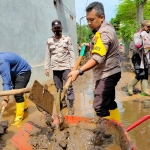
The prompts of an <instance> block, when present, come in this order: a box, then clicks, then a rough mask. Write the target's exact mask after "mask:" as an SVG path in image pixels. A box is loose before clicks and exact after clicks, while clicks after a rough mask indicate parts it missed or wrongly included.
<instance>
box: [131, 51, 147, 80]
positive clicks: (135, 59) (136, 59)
mask: <svg viewBox="0 0 150 150" xmlns="http://www.w3.org/2000/svg"><path fill="white" fill-rule="evenodd" d="M143 60H144V69H141V68H140V64H141V58H140V56H139V54H134V55H133V56H132V63H133V65H134V69H135V74H136V76H135V78H136V79H137V80H143V79H145V80H148V67H147V68H146V67H145V66H148V65H147V64H148V61H147V58H146V55H143Z"/></svg>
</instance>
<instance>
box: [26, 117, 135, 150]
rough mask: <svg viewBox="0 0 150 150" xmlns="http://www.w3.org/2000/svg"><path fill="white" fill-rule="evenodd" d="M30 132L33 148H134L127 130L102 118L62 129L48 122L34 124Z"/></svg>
mask: <svg viewBox="0 0 150 150" xmlns="http://www.w3.org/2000/svg"><path fill="white" fill-rule="evenodd" d="M32 125H33V129H32V131H31V132H29V136H30V141H28V142H29V143H30V144H31V145H32V149H33V150H75V149H77V150H83V149H84V150H107V149H109V148H110V149H112V148H115V149H117V150H130V149H132V147H131V143H130V141H129V139H128V137H127V136H126V134H125V130H124V129H123V128H122V127H121V126H120V125H118V124H117V123H116V122H113V121H110V120H108V119H101V120H100V121H99V122H98V123H97V124H96V125H95V124H93V125H92V124H90V125H89V124H86V123H85V122H78V123H77V124H76V125H68V127H67V128H66V129H64V130H63V131H60V130H59V129H58V128H52V127H51V126H49V125H48V124H47V126H45V125H46V124H43V125H42V124H40V126H39V125H37V124H34V123H32Z"/></svg>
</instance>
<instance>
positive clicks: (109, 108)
mask: <svg viewBox="0 0 150 150" xmlns="http://www.w3.org/2000/svg"><path fill="white" fill-rule="evenodd" d="M86 19H87V22H88V26H89V27H90V28H91V30H92V32H93V33H94V34H95V36H94V37H93V39H92V42H91V43H90V45H89V44H87V46H91V47H93V45H91V44H94V47H95V45H96V44H98V42H96V44H95V42H94V41H93V40H95V39H97V38H95V37H98V35H99V34H100V37H101V38H99V43H100V50H99V49H96V48H95V49H94V47H93V48H91V58H90V59H89V60H88V62H87V63H86V64H84V65H83V66H82V67H81V68H80V69H78V70H76V71H72V72H71V73H69V75H68V76H69V77H72V81H74V80H76V78H77V77H78V75H82V74H83V72H85V71H88V70H90V69H92V68H93V73H94V77H95V89H94V103H93V107H94V109H95V111H96V114H97V117H96V118H95V119H94V120H93V121H94V122H95V123H96V122H97V121H98V120H99V119H100V117H105V118H110V119H113V120H116V121H120V115H119V111H118V108H117V103H116V102H115V86H116V85H117V82H118V81H119V80H120V78H121V68H120V54H119V53H120V52H119V42H118V39H117V35H116V33H115V30H114V28H113V27H112V25H111V24H110V23H108V22H106V21H105V13H104V7H103V4H102V3H100V2H92V3H90V4H89V5H88V6H87V8H86ZM97 47H98V45H97Z"/></svg>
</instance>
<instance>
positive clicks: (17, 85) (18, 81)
mask: <svg viewBox="0 0 150 150" xmlns="http://www.w3.org/2000/svg"><path fill="white" fill-rule="evenodd" d="M30 76H31V71H28V72H26V73H24V74H21V75H19V76H17V77H16V78H14V79H12V83H13V86H14V87H13V89H21V88H25V87H26V86H27V84H28V82H29V80H30ZM15 100H16V102H17V103H21V102H24V98H23V94H18V95H15Z"/></svg>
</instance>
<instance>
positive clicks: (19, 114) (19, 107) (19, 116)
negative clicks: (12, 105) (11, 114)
mask: <svg viewBox="0 0 150 150" xmlns="http://www.w3.org/2000/svg"><path fill="white" fill-rule="evenodd" d="M24 105H25V103H24V102H21V103H16V117H15V120H14V121H13V123H12V124H11V125H17V124H19V123H20V122H21V121H22V120H23V115H24Z"/></svg>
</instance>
